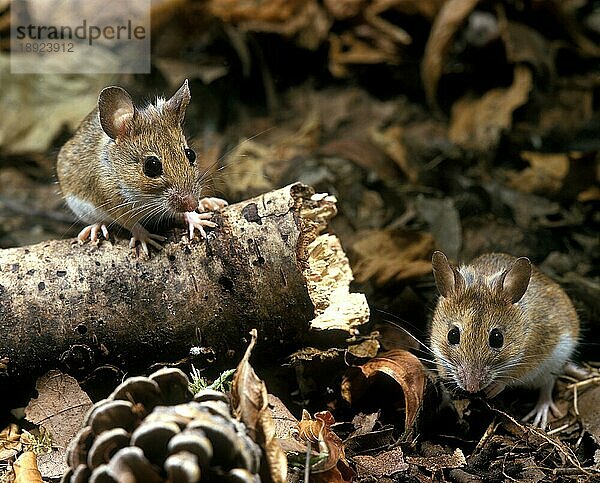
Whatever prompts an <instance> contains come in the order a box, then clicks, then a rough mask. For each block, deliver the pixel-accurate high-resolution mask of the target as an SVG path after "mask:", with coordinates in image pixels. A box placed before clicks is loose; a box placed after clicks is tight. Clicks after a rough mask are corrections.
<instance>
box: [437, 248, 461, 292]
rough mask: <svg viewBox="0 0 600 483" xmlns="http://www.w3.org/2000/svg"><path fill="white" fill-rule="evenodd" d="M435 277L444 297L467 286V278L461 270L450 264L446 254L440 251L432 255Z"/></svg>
mask: <svg viewBox="0 0 600 483" xmlns="http://www.w3.org/2000/svg"><path fill="white" fill-rule="evenodd" d="M431 266H432V267H433V278H435V284H436V285H437V288H438V290H439V292H440V294H441V295H442V297H449V296H450V295H452V294H453V293H454V294H456V293H459V292H461V291H462V290H463V289H464V288H465V279H464V278H463V276H462V275H461V274H460V272H459V271H458V270H457V269H456V268H454V267H452V266H450V263H449V262H448V259H447V258H446V255H444V254H443V253H442V252H440V251H435V252H433V255H432V257H431Z"/></svg>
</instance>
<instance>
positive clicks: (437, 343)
mask: <svg viewBox="0 0 600 483" xmlns="http://www.w3.org/2000/svg"><path fill="white" fill-rule="evenodd" d="M432 268H433V275H434V278H435V283H436V286H437V289H438V291H439V294H440V297H439V299H438V302H437V305H436V307H435V309H434V312H433V317H432V320H431V330H430V340H429V342H430V348H431V350H432V352H433V354H434V358H435V362H436V365H437V369H438V371H439V373H440V374H441V376H442V377H443V379H444V380H445V381H446V382H447V384H448V385H455V386H458V387H459V388H460V389H462V390H464V391H466V392H468V393H471V394H474V393H478V392H480V391H481V392H483V393H484V395H485V396H486V397H488V398H493V397H495V396H497V395H498V394H500V393H501V392H502V391H503V390H504V389H505V388H507V387H528V388H532V389H537V390H538V391H539V397H538V400H537V403H536V405H535V407H534V408H533V410H532V411H531V412H530V413H528V414H527V415H526V416H525V417H524V418H523V420H524V421H529V420H532V424H533V425H534V426H538V427H540V428H546V426H547V423H548V417H549V413H550V412H552V414H553V415H554V416H556V417H559V416H560V411H559V410H558V408H557V406H556V405H555V403H554V400H553V398H552V390H553V388H554V383H555V381H556V378H557V376H558V375H560V374H561V372H562V371H563V368H564V367H565V364H566V363H567V362H569V360H570V358H571V356H572V355H573V353H574V351H575V348H576V346H577V341H578V337H579V319H578V316H577V312H576V311H575V308H574V306H573V303H572V302H571V300H570V298H569V296H568V295H567V294H566V292H565V291H564V290H563V289H562V288H561V287H560V286H559V285H558V284H557V283H556V282H554V281H553V280H551V279H550V278H549V277H548V276H546V275H544V274H543V273H542V272H541V271H540V270H539V269H538V268H536V267H535V266H533V265H532V263H531V262H530V261H529V259H528V258H526V257H520V258H517V257H514V256H511V255H508V254H505V253H488V254H484V255H481V256H479V257H477V258H475V259H474V260H473V261H472V262H471V263H469V264H467V265H461V266H459V267H455V266H453V265H451V264H450V263H449V262H448V259H447V257H446V256H445V255H444V254H443V253H442V252H440V251H436V252H434V253H433V256H432Z"/></svg>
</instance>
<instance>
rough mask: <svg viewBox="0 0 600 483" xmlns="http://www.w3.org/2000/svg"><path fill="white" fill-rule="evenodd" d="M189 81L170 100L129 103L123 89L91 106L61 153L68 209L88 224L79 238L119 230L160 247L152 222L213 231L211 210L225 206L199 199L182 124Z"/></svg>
mask: <svg viewBox="0 0 600 483" xmlns="http://www.w3.org/2000/svg"><path fill="white" fill-rule="evenodd" d="M190 98H191V96H190V91H189V87H188V83H187V81H185V82H184V83H183V85H182V86H181V88H180V89H179V90H178V91H177V92H176V93H175V94H174V95H173V97H171V98H170V99H168V100H164V99H161V98H158V99H157V100H156V102H155V103H154V104H149V105H147V106H146V107H143V108H137V107H135V106H134V104H133V101H132V100H131V97H130V96H129V94H128V93H127V91H125V90H124V89H122V88H120V87H117V86H111V87H107V88H105V89H103V90H102V92H101V93H100V95H99V97H98V105H97V106H96V108H95V109H94V110H93V111H92V112H91V113H90V114H89V115H88V116H87V117H86V118H85V119H84V120H83V121H82V123H81V125H80V126H79V128H78V129H77V131H76V132H75V134H74V135H73V137H72V138H71V139H70V140H69V141H67V143H66V144H65V145H64V146H63V148H62V149H61V151H60V153H59V155H58V162H57V174H58V181H59V184H60V187H61V190H62V192H63V195H64V197H65V199H66V201H67V204H68V205H69V207H70V208H71V210H72V211H73V212H74V213H75V214H76V215H77V216H78V217H79V218H80V219H81V220H83V221H84V222H86V223H89V226H87V227H86V228H84V229H83V230H82V231H81V232H80V234H79V236H78V240H79V241H80V242H81V243H83V242H85V241H86V240H87V239H88V238H91V239H92V240H93V241H95V240H96V239H97V237H98V234H99V232H100V231H102V233H103V234H104V237H105V238H107V237H108V227H110V226H111V225H119V226H122V227H124V228H126V229H128V230H129V231H130V232H131V234H132V238H131V242H130V246H134V245H135V243H136V242H138V241H139V242H140V243H141V245H142V249H143V250H144V251H145V252H146V253H148V247H147V245H148V244H150V245H153V246H155V247H156V248H160V244H159V243H158V242H159V241H163V240H164V237H162V236H160V235H155V234H151V233H150V232H149V231H148V230H147V229H146V226H145V225H148V224H149V223H150V222H153V223H154V222H160V221H164V222H169V221H176V222H179V223H181V222H185V223H186V224H187V225H188V227H189V233H190V238H191V237H193V235H194V230H195V229H197V230H199V231H200V233H201V234H202V235H204V234H205V233H204V227H207V226H208V227H214V226H216V225H215V224H214V223H213V222H212V221H210V218H211V216H212V213H210V211H213V210H217V209H220V208H222V207H223V206H225V205H226V204H227V203H226V202H225V201H223V200H220V199H218V198H202V199H200V195H201V191H202V183H201V182H202V176H201V175H202V173H200V172H199V170H198V167H197V164H196V162H195V161H196V155H195V153H194V152H193V150H191V149H190V148H189V146H188V144H187V141H186V139H185V136H184V133H183V128H182V123H183V120H184V117H185V111H186V107H187V105H188V104H189V102H190Z"/></svg>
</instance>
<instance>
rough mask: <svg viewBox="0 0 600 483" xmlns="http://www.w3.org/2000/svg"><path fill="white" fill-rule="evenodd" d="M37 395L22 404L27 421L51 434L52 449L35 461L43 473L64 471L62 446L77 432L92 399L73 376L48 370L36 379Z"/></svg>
mask: <svg viewBox="0 0 600 483" xmlns="http://www.w3.org/2000/svg"><path fill="white" fill-rule="evenodd" d="M35 387H36V389H37V391H38V397H37V399H32V400H31V401H29V404H28V405H27V407H26V408H25V417H26V419H27V420H28V421H31V422H32V423H34V424H38V425H40V426H41V428H43V429H44V430H46V431H48V432H49V433H50V435H51V436H52V446H53V448H52V449H53V451H52V452H51V453H49V455H48V456H46V457H44V459H43V463H44V465H43V466H42V461H40V462H39V468H40V470H41V471H42V472H43V473H44V476H51V475H56V474H60V473H64V472H65V471H66V470H67V466H66V463H65V449H66V447H67V445H68V444H69V442H70V441H71V439H73V437H74V436H75V435H76V434H77V432H78V431H79V429H80V428H81V425H82V423H83V419H84V417H85V414H86V413H87V411H88V409H90V408H91V407H92V401H91V400H90V398H89V397H88V395H87V394H86V393H85V392H83V391H82V390H81V388H80V387H79V384H77V381H76V380H75V378H73V377H71V376H68V375H66V374H63V373H62V372H60V371H58V370H52V371H49V372H47V373H46V374H44V375H43V376H42V377H40V378H39V379H38V380H37V382H36V386H35Z"/></svg>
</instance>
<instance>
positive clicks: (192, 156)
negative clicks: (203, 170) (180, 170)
mask: <svg viewBox="0 0 600 483" xmlns="http://www.w3.org/2000/svg"><path fill="white" fill-rule="evenodd" d="M184 152H185V156H186V157H187V158H188V159H189V160H190V164H194V161H196V152H195V151H194V150H193V149H190V148H185V150H184Z"/></svg>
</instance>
